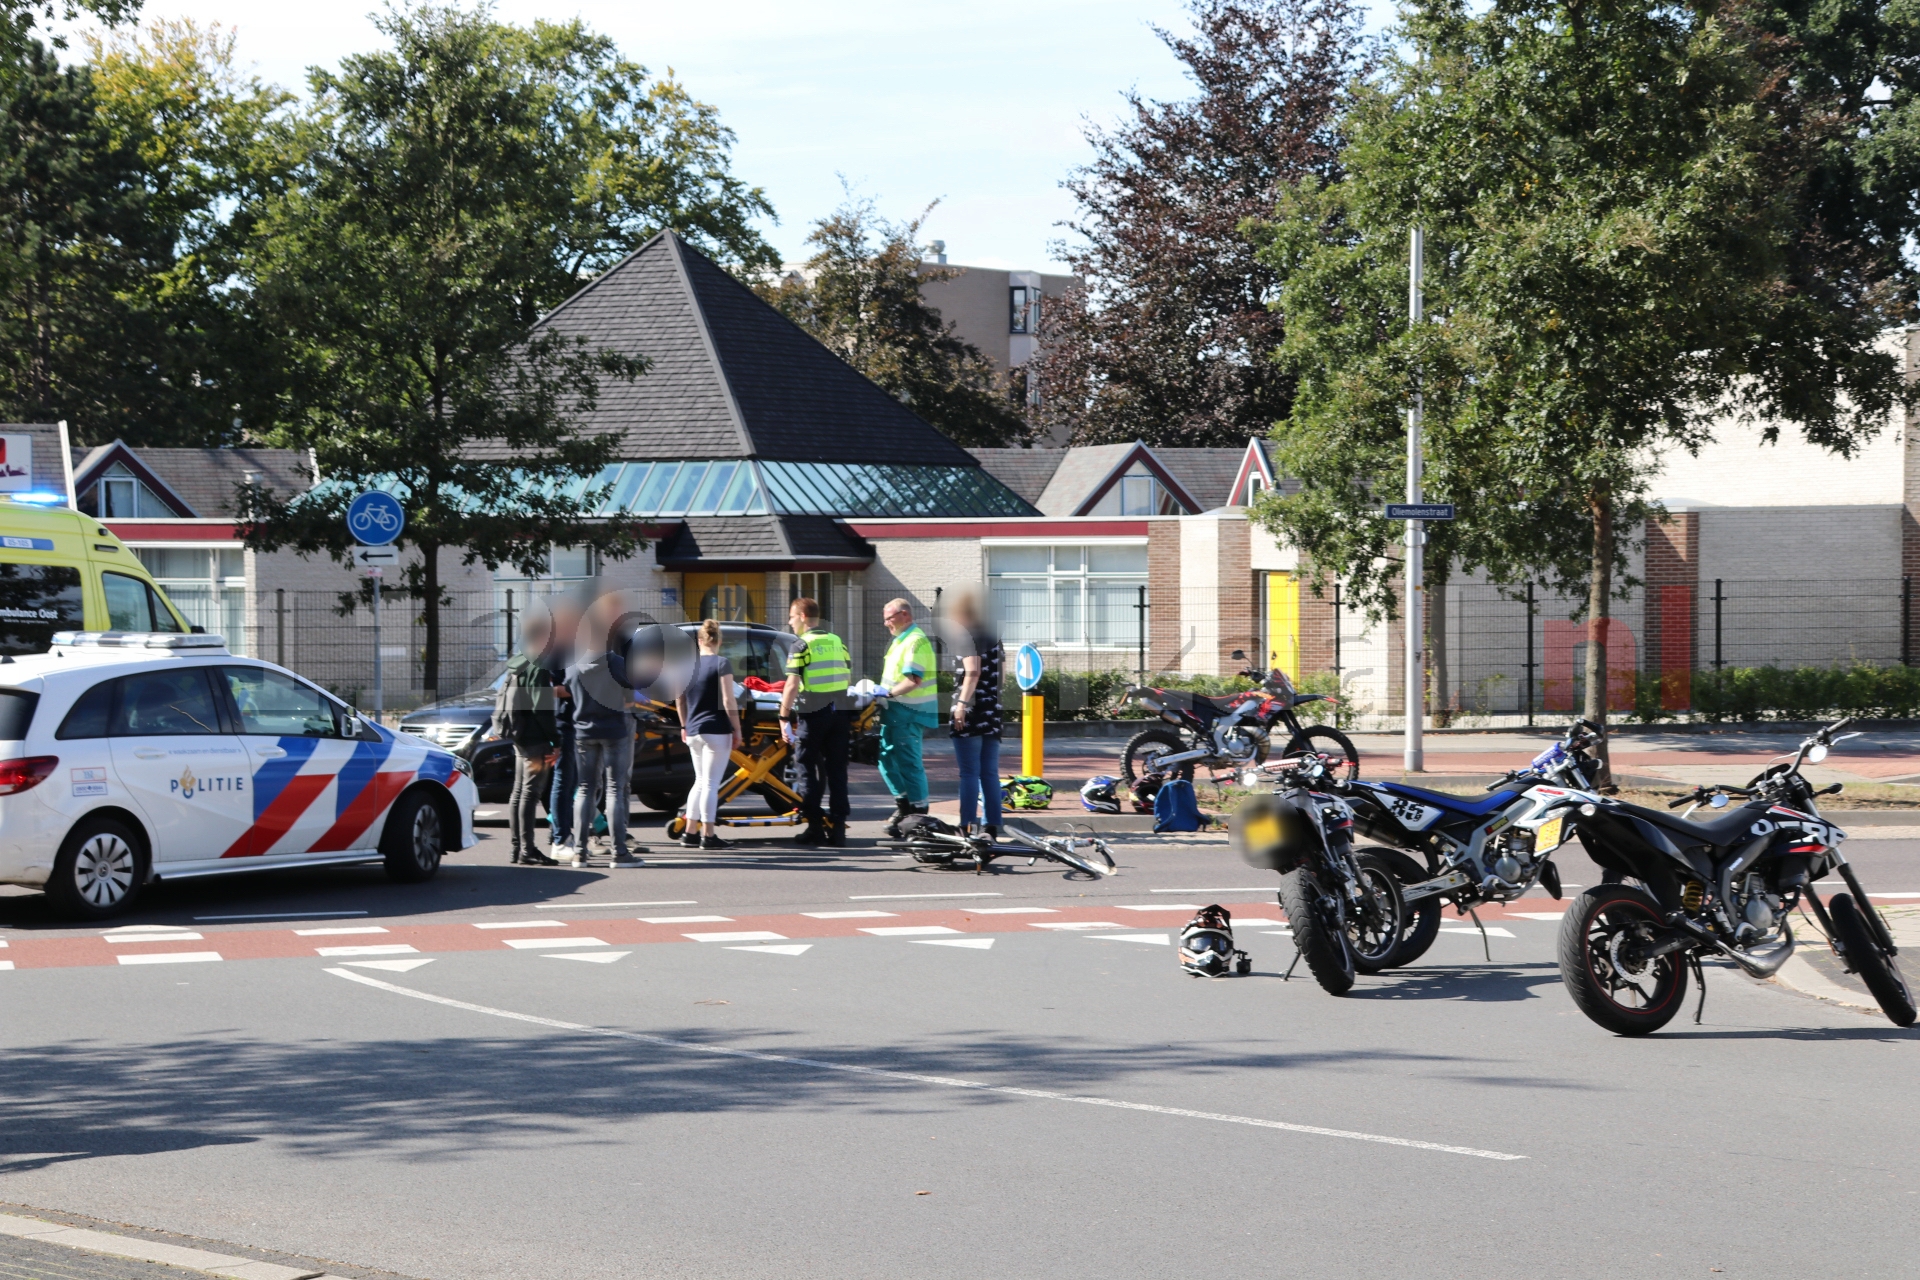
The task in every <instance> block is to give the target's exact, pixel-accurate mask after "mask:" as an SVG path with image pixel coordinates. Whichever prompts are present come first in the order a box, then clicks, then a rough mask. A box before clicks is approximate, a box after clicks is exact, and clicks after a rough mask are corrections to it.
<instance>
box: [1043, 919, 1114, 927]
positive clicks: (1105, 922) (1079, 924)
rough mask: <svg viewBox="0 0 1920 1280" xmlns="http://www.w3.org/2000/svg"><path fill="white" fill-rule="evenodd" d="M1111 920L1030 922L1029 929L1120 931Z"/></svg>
mask: <svg viewBox="0 0 1920 1280" xmlns="http://www.w3.org/2000/svg"><path fill="white" fill-rule="evenodd" d="M1120 927H1121V926H1120V925H1117V924H1115V923H1114V922H1113V921H1111V920H1029V921H1027V928H1029V929H1118V928H1120Z"/></svg>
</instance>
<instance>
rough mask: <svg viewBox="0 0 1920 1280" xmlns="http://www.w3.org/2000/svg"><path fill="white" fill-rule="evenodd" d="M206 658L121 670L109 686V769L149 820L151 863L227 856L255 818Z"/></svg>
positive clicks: (236, 741)
mask: <svg viewBox="0 0 1920 1280" xmlns="http://www.w3.org/2000/svg"><path fill="white" fill-rule="evenodd" d="M210 674H211V672H210V670H209V669H208V668H207V667H204V666H176V665H174V664H172V663H169V664H167V665H166V666H164V667H162V668H159V669H157V670H154V671H143V672H140V673H139V674H137V675H131V676H123V677H121V678H120V679H119V680H116V681H113V682H112V683H113V688H112V689H111V690H110V691H103V692H101V693H100V694H97V695H94V694H90V695H88V696H102V697H105V696H111V697H112V699H113V710H112V711H111V712H110V716H111V719H110V721H109V724H110V727H111V729H110V734H109V736H110V738H111V739H112V755H113V770H114V772H115V773H116V774H118V775H119V778H120V782H121V785H122V786H124V787H126V789H127V792H128V794H129V795H130V796H131V797H132V798H133V802H134V804H135V805H137V806H138V807H139V809H140V812H141V815H142V816H143V817H145V818H146V820H147V830H148V831H149V833H150V834H151V835H152V837H153V855H154V860H155V862H156V863H166V862H198V861H202V860H205V859H211V858H222V857H233V856H236V855H237V851H238V850H241V849H243V848H244V846H245V843H246V835H247V828H248V827H249V826H251V825H252V822H253V810H252V800H253V797H252V791H253V788H252V785H251V782H250V780H249V778H248V773H249V770H248V767H247V759H246V757H245V756H244V755H243V754H242V753H241V749H240V741H239V739H237V738H235V737H234V736H233V735H231V734H228V733H225V732H223V724H222V720H221V716H220V710H219V702H218V700H217V699H216V698H215V692H216V691H215V689H214V686H213V683H212V681H211V680H210V679H209V678H208V677H209V676H210Z"/></svg>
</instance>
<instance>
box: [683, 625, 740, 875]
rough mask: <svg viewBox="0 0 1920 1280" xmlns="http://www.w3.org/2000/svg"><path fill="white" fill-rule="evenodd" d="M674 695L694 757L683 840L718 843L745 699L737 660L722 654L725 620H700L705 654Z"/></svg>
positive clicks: (707, 844)
mask: <svg viewBox="0 0 1920 1280" xmlns="http://www.w3.org/2000/svg"><path fill="white" fill-rule="evenodd" d="M674 701H675V703H676V705H677V706H678V707H679V711H680V726H681V727H680V738H681V741H683V742H685V743H686V744H687V754H688V755H690V756H692V757H693V790H692V791H690V792H688V793H687V830H686V834H684V835H683V836H681V837H680V843H682V844H684V845H688V846H690V847H693V848H699V849H718V848H720V847H722V845H723V844H724V843H725V842H724V841H722V840H721V839H720V837H719V836H718V835H716V834H715V833H714V829H713V821H714V818H715V816H716V815H717V814H718V812H719V809H720V784H721V783H722V782H723V781H725V779H726V777H727V765H728V762H729V760H730V758H731V756H732V754H733V749H734V748H735V747H738V746H740V745H741V743H742V741H743V740H744V739H743V738H742V736H741V733H740V703H739V701H738V699H736V698H735V697H734V693H733V664H732V663H731V662H729V661H727V659H725V658H723V657H721V656H720V624H719V623H718V622H716V621H714V620H713V619H712V618H708V619H707V620H706V621H705V622H703V623H701V624H700V656H699V657H697V658H695V659H694V663H693V677H692V679H690V680H688V681H687V687H686V689H685V690H684V691H682V693H681V694H680V696H679V697H678V698H676V699H675V700H674Z"/></svg>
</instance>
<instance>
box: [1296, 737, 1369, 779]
mask: <svg viewBox="0 0 1920 1280" xmlns="http://www.w3.org/2000/svg"><path fill="white" fill-rule="evenodd" d="M1302 751H1312V752H1316V753H1318V754H1320V755H1323V756H1332V757H1333V758H1334V759H1335V760H1336V761H1338V760H1345V761H1346V762H1347V766H1346V769H1345V770H1344V771H1342V770H1341V769H1340V768H1339V766H1338V765H1337V764H1336V765H1335V767H1334V772H1335V773H1336V774H1337V775H1338V776H1339V778H1340V780H1341V781H1342V782H1352V781H1353V780H1354V779H1355V778H1357V777H1359V776H1360V749H1359V748H1358V747H1356V746H1354V745H1353V739H1351V738H1349V737H1348V736H1347V735H1346V734H1344V733H1342V732H1340V731H1339V730H1338V729H1336V728H1334V727H1333V726H1332V725H1330V724H1316V725H1313V726H1311V727H1309V728H1305V729H1302V730H1301V731H1300V732H1298V733H1296V734H1294V735H1293V737H1292V738H1291V739H1289V740H1288V742H1287V749H1286V751H1285V752H1284V753H1283V754H1285V755H1288V756H1295V755H1299V754H1300V753H1301V752H1302Z"/></svg>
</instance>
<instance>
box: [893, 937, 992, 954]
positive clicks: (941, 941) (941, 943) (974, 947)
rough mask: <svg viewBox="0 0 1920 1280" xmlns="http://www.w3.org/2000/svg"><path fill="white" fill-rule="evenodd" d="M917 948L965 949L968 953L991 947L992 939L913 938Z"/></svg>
mask: <svg viewBox="0 0 1920 1280" xmlns="http://www.w3.org/2000/svg"><path fill="white" fill-rule="evenodd" d="M913 943H914V945H915V946H918V947H966V948H967V949H968V950H970V951H985V950H987V949H988V948H989V947H991V946H993V939H992V938H915V939H914V940H913Z"/></svg>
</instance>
